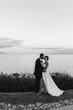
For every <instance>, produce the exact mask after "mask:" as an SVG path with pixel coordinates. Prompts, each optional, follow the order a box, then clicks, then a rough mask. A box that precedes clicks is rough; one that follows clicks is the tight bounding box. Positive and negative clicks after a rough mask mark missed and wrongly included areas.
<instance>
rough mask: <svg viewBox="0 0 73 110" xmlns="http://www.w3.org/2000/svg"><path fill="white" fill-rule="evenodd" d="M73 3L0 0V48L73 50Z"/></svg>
mask: <svg viewBox="0 0 73 110" xmlns="http://www.w3.org/2000/svg"><path fill="white" fill-rule="evenodd" d="M72 38H73V0H0V49H5V48H9V47H11V48H13V47H22V46H24V47H34V48H35V47H38V48H40V47H44V48H52V47H57V48H58V47H62V48H63V47H66V48H73V40H72Z"/></svg>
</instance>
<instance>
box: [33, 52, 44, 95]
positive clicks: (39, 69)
mask: <svg viewBox="0 0 73 110" xmlns="http://www.w3.org/2000/svg"><path fill="white" fill-rule="evenodd" d="M40 59H44V54H43V53H41V54H40V56H39V58H38V59H37V60H36V63H35V70H34V75H35V77H36V82H35V91H36V93H38V92H39V89H40V79H41V78H42V72H43V67H42V66H41V61H40Z"/></svg>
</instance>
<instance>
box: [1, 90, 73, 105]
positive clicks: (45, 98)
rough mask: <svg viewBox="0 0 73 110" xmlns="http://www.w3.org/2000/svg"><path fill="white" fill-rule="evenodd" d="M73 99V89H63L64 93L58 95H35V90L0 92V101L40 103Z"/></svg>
mask: <svg viewBox="0 0 73 110" xmlns="http://www.w3.org/2000/svg"><path fill="white" fill-rule="evenodd" d="M65 99H73V90H65V92H64V94H63V95H61V96H59V97H52V96H50V95H48V94H41V95H37V94H36V93H35V92H24V93H0V103H1V102H5V103H11V104H23V105H28V104H35V103H37V102H40V103H42V102H43V103H52V102H58V101H59V100H65Z"/></svg>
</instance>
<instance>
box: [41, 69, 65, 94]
mask: <svg viewBox="0 0 73 110" xmlns="http://www.w3.org/2000/svg"><path fill="white" fill-rule="evenodd" d="M42 79H43V82H44V86H45V89H46V91H47V93H48V94H50V95H51V96H60V95H62V94H63V93H64V91H63V90H61V89H59V88H58V86H57V85H56V83H55V82H54V80H53V79H52V77H51V76H50V74H49V67H48V68H47V69H46V72H43V73H42Z"/></svg>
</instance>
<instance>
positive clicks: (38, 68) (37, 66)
mask: <svg viewBox="0 0 73 110" xmlns="http://www.w3.org/2000/svg"><path fill="white" fill-rule="evenodd" d="M42 72H43V67H42V66H41V62H40V59H39V58H38V59H37V60H36V62H35V70H34V75H35V76H36V77H38V78H41V77H42Z"/></svg>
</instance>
